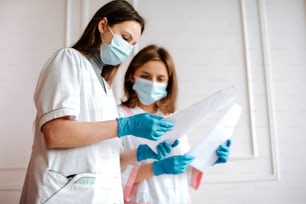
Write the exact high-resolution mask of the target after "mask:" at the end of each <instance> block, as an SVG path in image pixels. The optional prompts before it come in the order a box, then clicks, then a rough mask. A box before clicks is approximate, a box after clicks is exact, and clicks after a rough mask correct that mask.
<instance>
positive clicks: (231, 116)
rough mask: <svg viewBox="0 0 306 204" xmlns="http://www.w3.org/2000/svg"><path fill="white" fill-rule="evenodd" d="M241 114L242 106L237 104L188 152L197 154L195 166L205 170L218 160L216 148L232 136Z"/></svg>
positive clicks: (193, 164)
mask: <svg viewBox="0 0 306 204" xmlns="http://www.w3.org/2000/svg"><path fill="white" fill-rule="evenodd" d="M240 114H241V107H240V106H239V105H238V104H235V105H233V106H232V107H231V109H230V110H229V111H228V112H227V113H226V115H225V116H224V117H223V118H222V119H221V121H220V122H219V123H218V124H217V126H216V127H215V128H214V129H213V130H212V131H211V133H210V134H209V135H208V136H206V137H204V138H203V139H202V140H201V141H200V142H199V143H197V144H196V145H195V146H194V147H193V148H192V149H191V150H190V151H189V152H188V154H190V155H193V156H195V159H194V161H193V163H192V164H191V165H192V166H193V167H195V168H197V169H198V170H200V171H202V172H204V171H205V170H207V169H208V168H209V167H210V166H212V165H214V164H215V162H216V161H217V160H218V156H217V154H216V150H217V149H218V147H219V145H220V144H224V143H225V142H226V140H227V139H230V138H231V135H232V133H233V131H234V128H235V126H236V124H237V122H238V119H239V117H240Z"/></svg>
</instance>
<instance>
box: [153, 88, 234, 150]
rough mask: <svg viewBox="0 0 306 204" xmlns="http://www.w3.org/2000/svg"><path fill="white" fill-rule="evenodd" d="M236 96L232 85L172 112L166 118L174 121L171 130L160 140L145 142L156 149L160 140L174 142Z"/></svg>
mask: <svg viewBox="0 0 306 204" xmlns="http://www.w3.org/2000/svg"><path fill="white" fill-rule="evenodd" d="M236 98H237V94H236V90H235V89H234V87H229V88H227V89H224V90H221V91H218V92H216V93H214V94H212V95H210V96H209V97H207V98H205V99H203V100H201V101H199V102H197V103H195V104H193V105H191V106H189V107H187V108H186V109H184V110H181V111H178V112H176V113H174V114H172V115H171V116H169V117H167V120H170V121H173V122H174V124H175V126H174V128H173V130H171V131H169V132H167V133H166V134H165V135H164V136H163V137H162V138H161V140H159V141H149V140H148V142H147V144H148V145H149V146H150V147H151V149H152V150H156V145H158V144H159V143H160V142H162V141H165V140H168V141H169V142H170V143H172V142H174V141H175V140H176V139H178V138H180V137H182V136H183V135H186V134H187V133H188V132H189V131H191V130H192V129H193V128H195V127H196V126H198V124H200V123H201V122H202V121H203V120H205V119H207V118H208V117H210V116H212V115H214V113H216V112H219V111H221V110H222V109H224V108H225V107H229V106H230V105H233V104H234V102H235V100H236Z"/></svg>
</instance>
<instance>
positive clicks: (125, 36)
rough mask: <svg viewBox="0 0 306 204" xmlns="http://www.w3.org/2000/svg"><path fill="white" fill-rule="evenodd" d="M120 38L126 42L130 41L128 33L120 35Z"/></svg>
mask: <svg viewBox="0 0 306 204" xmlns="http://www.w3.org/2000/svg"><path fill="white" fill-rule="evenodd" d="M121 37H122V39H123V40H125V41H126V42H130V41H131V38H130V36H129V35H121Z"/></svg>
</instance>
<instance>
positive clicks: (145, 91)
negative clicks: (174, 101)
mask: <svg viewBox="0 0 306 204" xmlns="http://www.w3.org/2000/svg"><path fill="white" fill-rule="evenodd" d="M166 89H167V84H164V83H157V82H152V81H150V80H147V79H143V78H138V77H137V78H136V81H135V83H134V85H133V90H135V91H136V93H137V96H138V98H139V100H140V102H141V103H142V104H144V105H150V104H152V103H155V102H156V101H158V100H160V99H162V98H164V97H165V96H167V90H166Z"/></svg>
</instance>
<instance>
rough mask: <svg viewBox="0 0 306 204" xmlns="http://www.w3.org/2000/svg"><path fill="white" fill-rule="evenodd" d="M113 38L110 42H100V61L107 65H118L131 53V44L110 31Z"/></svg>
mask: <svg viewBox="0 0 306 204" xmlns="http://www.w3.org/2000/svg"><path fill="white" fill-rule="evenodd" d="M109 30H110V32H111V33H112V35H113V39H112V41H111V43H110V44H104V43H102V44H101V47H100V57H101V59H102V62H103V63H104V64H107V65H113V66H114V65H118V64H121V63H123V62H124V61H125V60H126V59H127V58H128V57H129V55H130V54H131V51H132V49H133V46H132V45H130V44H129V43H128V42H126V41H125V40H124V39H123V38H122V37H120V36H119V35H116V34H114V33H113V32H112V30H111V28H110V27H109Z"/></svg>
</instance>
